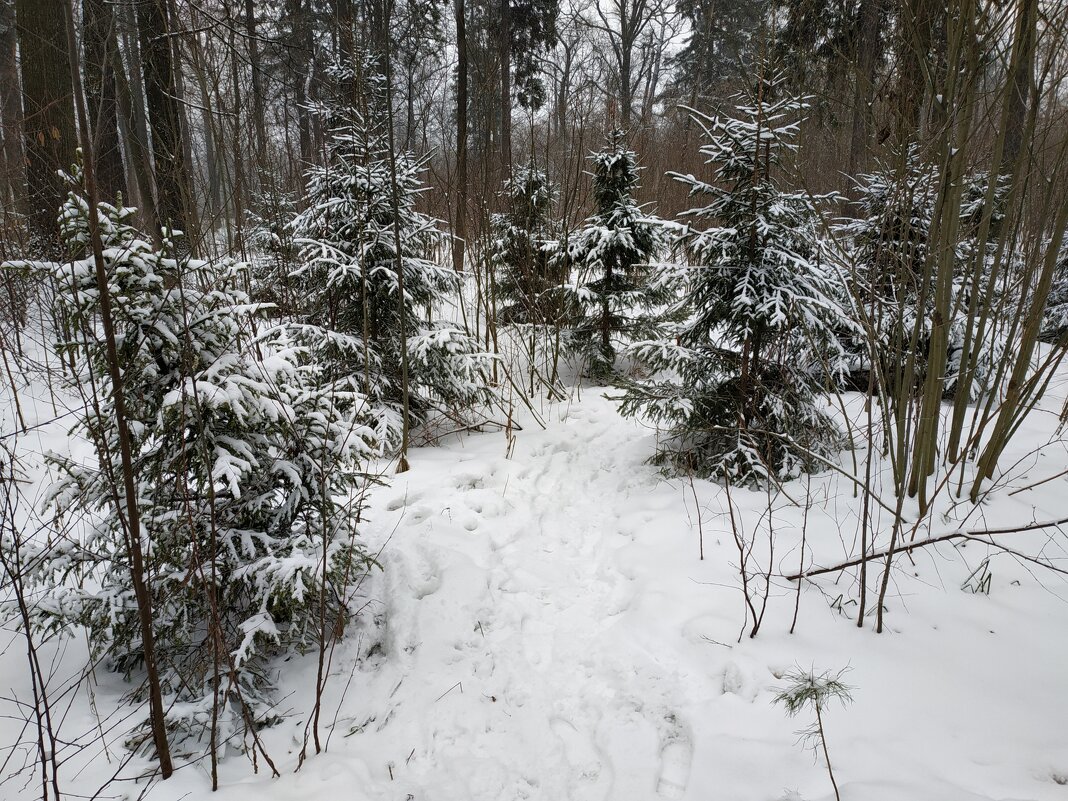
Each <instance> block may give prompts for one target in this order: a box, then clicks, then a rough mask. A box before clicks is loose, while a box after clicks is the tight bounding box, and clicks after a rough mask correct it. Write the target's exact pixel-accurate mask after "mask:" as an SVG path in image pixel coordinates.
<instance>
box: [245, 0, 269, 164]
mask: <svg viewBox="0 0 1068 801" xmlns="http://www.w3.org/2000/svg"><path fill="white" fill-rule="evenodd" d="M245 39H246V46H247V47H248V61H249V67H250V68H251V70H252V128H253V130H254V131H255V133H256V166H257V167H258V168H259V169H260V171H261V173H262V172H264V171H265V170H266V168H267V120H266V118H265V113H264V100H263V69H262V68H261V66H260V47H259V41H258V38H257V34H256V4H255V0H245ZM260 178H261V180H262V178H263V176H262V175H261V176H260Z"/></svg>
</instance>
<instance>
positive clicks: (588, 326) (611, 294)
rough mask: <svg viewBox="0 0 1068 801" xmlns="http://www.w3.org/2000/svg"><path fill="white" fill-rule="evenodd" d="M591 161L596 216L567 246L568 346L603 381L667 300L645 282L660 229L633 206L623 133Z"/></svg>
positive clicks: (633, 178)
mask: <svg viewBox="0 0 1068 801" xmlns="http://www.w3.org/2000/svg"><path fill="white" fill-rule="evenodd" d="M590 159H591V160H592V161H593V164H594V171H593V199H594V203H595V205H596V211H595V212H594V214H593V216H591V217H590V218H589V219H588V220H587V221H586V224H585V225H584V226H583V227H582V228H581V229H580V230H578V231H577V232H575V234H574V235H573V238H572V239H571V241H570V242H569V253H568V258H569V261H570V262H571V265H572V267H573V268H575V269H577V270H578V280H577V281H576V285H575V287H574V288H573V294H574V306H575V315H574V320H573V322H572V327H571V330H570V332H569V334H568V345H569V347H570V349H571V350H572V352H574V353H576V354H577V355H578V356H579V357H580V359H581V360H582V361H583V362H584V363H585V364H586V366H587V371H588V372H589V374H590V375H591V376H592V377H594V378H600V379H607V378H610V377H611V376H612V375H613V373H614V371H615V362H616V348H617V347H618V345H619V343H620V341H621V340H623V341H633V340H635V339H649V338H651V337H653V336H655V335H656V324H655V322H654V321H653V320H652V318H651V317H650V315H649V311H650V310H651V309H652V308H653V307H654V306H656V305H662V304H664V303H666V302H667V301H668V300H669V299H670V298H669V296H668V293H667V292H665V291H664V288H663V287H660V286H654V285H652V284H650V283H649V281H648V274H649V263H650V261H651V260H652V259H653V258H654V257H655V256H656V254H657V252H658V251H659V249H660V248H661V246H662V244H663V240H664V236H663V228H662V226H661V225H660V224H659V222H658V221H657V220H655V219H652V218H651V217H650V215H649V214H647V213H645V212H643V211H642V209H641V207H640V206H638V205H637V204H636V203H635V202H634V198H633V192H634V190H635V189H636V188H637V186H638V163H637V162H638V157H637V155H636V154H635V153H634V152H633V151H631V150H629V149H628V148H627V146H626V141H625V132H624V131H621V130H616V131H612V132H611V133H610V134H609V135H608V143H607V145H606V146H605V148H604V149H602V150H601V151H599V152H597V153H594V154H593V155H592V156H590Z"/></svg>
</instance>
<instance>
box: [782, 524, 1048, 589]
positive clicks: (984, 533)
mask: <svg viewBox="0 0 1068 801" xmlns="http://www.w3.org/2000/svg"><path fill="white" fill-rule="evenodd" d="M1066 523H1068V517H1062V518H1060V519H1059V520H1047V521H1044V522H1040V523H1030V524H1028V525H1026V526H1017V527H1014V528H989V529H980V530H973V531H964V530H962V529H958V530H957V531H951V532H949V533H948V534H941V535H939V536H937V537H931V538H929V539H926V540H921V541H920V542H912V543H909V544H908V545H899V546H897V547H896V548H894V549H893V553H894V554H899V553H909V552H910V551H915V550H917V549H919V548H926V547H927V546H928V545H935V544H937V543H939V542H946V541H948V540H955V539H974V540H978V541H979V542H984V543H986V544H987V545H993V546H994V547H995V548H1000V549H1001V550H1003V551H1005V552H1006V553H1010V554H1012V555H1013V556H1018V557H1020V558H1021V559H1026V560H1027V561H1029V562H1034V563H1035V564H1038V565H1041V566H1042V567H1045V568H1048V569H1049V570H1053V571H1054V572H1057V573H1064V574H1065V575H1068V570H1064V569H1062V568H1059V567H1055V566H1054V565H1051V564H1049V563H1048V562H1042V561H1040V560H1038V559H1035V558H1034V557H1031V556H1027V555H1026V554H1022V553H1020V552H1019V551H1015V550H1013V549H1011V548H1007V547H1005V546H1003V545H998V544H997V543H995V542H988V541H986V540H984V539H981V538H982V537H991V536H994V535H996V534H1020V533H1023V532H1025V531H1038V530H1040V529H1044V528H1054V527H1056V526H1063V525H1065V524H1066ZM888 555H890V551H889V550H886V551H879V552H878V553H871V554H868V555H866V556H860V557H857V558H856V559H849V560H847V561H845V562H839V563H838V564H836V565H832V566H831V567H817V568H814V569H812V570H806V571H805V572H803V573H796V574H794V575H792V576H785V578H786V580H787V581H797V580H799V579H803V578H811V577H812V576H821V575H823V574H825V573H834V572H837V571H839V570H845V569H846V568H850V567H857V566H858V565H861V564H864V563H865V562H870V561H871V560H873V559H885V558H886V557H887V556H888Z"/></svg>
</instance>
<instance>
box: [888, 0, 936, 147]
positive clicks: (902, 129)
mask: <svg viewBox="0 0 1068 801" xmlns="http://www.w3.org/2000/svg"><path fill="white" fill-rule="evenodd" d="M934 2H935V0H901V20H900V28H901V30H900V31H899V32H898V37H899V52H898V64H899V66H898V81H897V124H898V132H897V133H898V142H899V143H904V142H908V141H912V140H915V139H917V138H920V136H921V134H922V131H921V122H922V113H923V104H924V100H925V99H926V96H927V77H926V76H927V73H928V71H929V70H930V69H931V67H932V65H931V38H932V35H933V31H934V14H933V8H932V6H933V5H934Z"/></svg>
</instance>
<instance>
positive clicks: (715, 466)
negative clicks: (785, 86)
mask: <svg viewBox="0 0 1068 801" xmlns="http://www.w3.org/2000/svg"><path fill="white" fill-rule="evenodd" d="M778 88H779V84H778V83H777V82H774V81H764V82H763V83H762V84H761V86H760V87H758V94H757V99H756V100H755V101H753V102H752V103H751V104H748V105H739V106H738V108H737V113H736V115H735V116H733V117H724V118H715V119H713V118H710V117H706V116H704V115H702V114H698V113H696V112H693V117H694V119H695V121H697V122H698V123H699V124H700V125H701V126H702V127H703V129H704V132H705V135H706V137H707V139H708V143H707V144H705V145H704V146H702V148H701V152H702V153H703V154H704V155H705V156H706V157H707V161H708V163H709V164H710V165H711V166H712V168H713V171H714V176H715V177H714V182H713V183H706V182H704V181H701V180H699V179H697V178H695V177H694V176H692V175H678V174H673V175H674V177H675V179H676V180H678V181H680V182H682V183H683V184H685V185H687V186H689V187H690V194H691V196H693V197H697V198H700V199H701V201H702V205H700V206H699V207H697V208H694V209H691V210H690V211H687V212H685V213H684V214H683V222H682V224H681V225H679V226H678V229H677V233H676V241H677V245H678V247H679V249H680V250H681V252H682V253H683V254H684V255H685V256H686V257H687V263H685V264H683V265H677V266H667V267H665V268H663V269H662V270H661V272H660V275H659V277H658V278H657V282H658V283H659V284H666V285H669V286H671V287H672V288H673V290H674V291H675V293H676V297H677V298H678V299H677V301H676V302H675V304H674V305H673V306H672V307H669V309H668V314H669V315H678V316H680V317H682V318H683V319H684V321H683V322H681V323H679V324H677V325H675V326H673V327H672V329H671V331H670V333H671V335H672V336H670V337H668V338H664V339H659V340H655V341H649V342H642V343H637V345H636V346H635V347H634V349H633V350H634V352H635V354H636V355H637V356H638V357H639V358H642V359H643V360H644V361H646V362H647V363H648V365H649V366H650V367H651V368H652V369H653V370H654V371H657V372H658V373H659V374H660V376H661V377H659V378H656V377H654V379H653V380H649V381H640V382H632V383H630V384H629V385H628V389H627V392H626V395H625V396H624V402H623V407H622V408H623V412H624V413H625V414H632V415H633V414H638V413H644V414H645V415H647V416H648V417H649V418H650V419H651V420H653V421H654V422H656V423H658V424H661V425H663V426H664V427H666V429H667V433H668V437H667V438H666V441H665V443H664V446H663V448H664V449H663V451H662V452H661V454H659V457H660V459H661V460H664V461H667V462H669V463H671V464H673V465H674V466H676V467H677V468H679V469H683V470H686V471H691V470H692V471H694V472H696V473H697V474H700V475H710V476H717V477H721V478H725V479H727V480H731V481H742V482H751V481H763V480H776V479H782V478H788V477H791V476H795V475H797V474H798V473H800V472H801V471H804V470H807V469H810V468H812V467H813V466H814V465H817V464H819V462H818V460H817V459H816V458H814V455H815V456H817V457H818V456H828V455H830V454H832V453H833V452H834V451H836V450H837V449H838V448H839V447H840V446H841V443H842V437H841V435H840V432H839V430H838V428H837V426H836V425H835V423H834V422H833V421H832V420H831V419H830V417H829V416H828V415H827V414H826V413H825V412H823V411H822V410H821V409H820V408H819V404H818V398H817V395H818V393H819V392H820V391H821V390H822V389H823V388H824V386H825V383H826V380H825V377H826V375H827V371H828V368H830V369H832V370H833V369H836V366H837V363H838V359H839V355H840V347H839V345H838V340H837V337H836V336H835V329H836V326H838V325H839V324H840V322H841V319H842V316H843V315H842V311H841V307H840V304H839V303H838V302H837V300H836V287H835V284H834V281H833V279H832V274H831V272H830V271H829V269H828V267H827V259H826V254H825V253H824V246H823V244H822V240H821V238H820V236H819V233H818V229H817V221H818V216H817V212H816V209H815V208H814V206H813V202H812V199H811V198H810V197H809V196H808V195H807V194H802V193H794V192H789V191H785V190H784V189H781V188H780V185H779V184H780V178H779V175H778V165H779V163H780V160H781V159H782V157H783V155H784V154H788V153H790V152H791V151H792V150H793V149H794V145H793V144H792V143H791V140H792V139H793V138H794V136H795V135H796V133H797V128H798V120H799V118H800V116H801V114H802V112H803V111H804V109H805V103H804V102H803V101H802V100H800V99H798V98H796V97H785V98H783V99H780V100H775V99H772V98H773V93H775V92H776V91H777V90H778Z"/></svg>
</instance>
